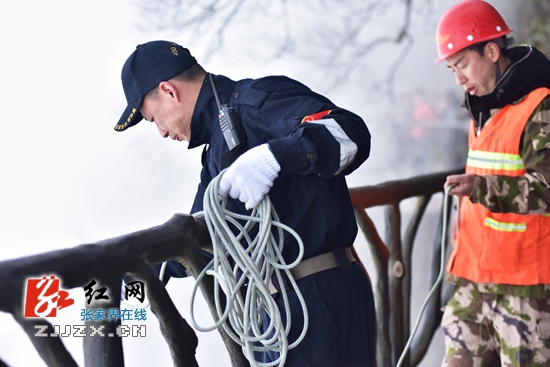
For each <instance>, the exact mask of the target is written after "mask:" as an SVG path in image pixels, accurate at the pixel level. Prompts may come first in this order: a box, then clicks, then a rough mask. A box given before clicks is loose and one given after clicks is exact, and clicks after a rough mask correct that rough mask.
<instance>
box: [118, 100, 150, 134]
mask: <svg viewBox="0 0 550 367" xmlns="http://www.w3.org/2000/svg"><path fill="white" fill-rule="evenodd" d="M142 102H143V97H140V98H138V99H136V100H135V101H134V102H132V103H130V104H128V106H127V107H126V109H125V110H124V112H123V113H122V116H121V117H120V120H118V123H117V124H116V126H115V130H116V131H124V130H126V129H127V128H129V127H131V126H134V125H136V124H137V123H138V122H140V121H141V120H143V116H142V115H141V113H140V112H139V109H140V107H141V103H142Z"/></svg>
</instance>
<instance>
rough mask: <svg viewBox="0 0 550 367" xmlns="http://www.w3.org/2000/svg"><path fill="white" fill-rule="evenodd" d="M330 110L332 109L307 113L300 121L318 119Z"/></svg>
mask: <svg viewBox="0 0 550 367" xmlns="http://www.w3.org/2000/svg"><path fill="white" fill-rule="evenodd" d="M331 111H332V110H326V111H321V112H317V113H314V114H313V115H307V116H306V117H304V118H303V119H302V123H304V122H310V121H316V120H320V119H322V118H323V117H325V116H326V115H328V114H329V113H330V112H331Z"/></svg>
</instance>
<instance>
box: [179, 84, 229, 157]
mask: <svg viewBox="0 0 550 367" xmlns="http://www.w3.org/2000/svg"><path fill="white" fill-rule="evenodd" d="M213 77H214V82H215V84H216V87H217V89H218V94H219V96H220V100H221V103H222V104H225V103H228V102H229V97H230V96H231V93H232V91H233V88H235V84H236V82H235V81H233V80H231V79H229V78H227V77H225V76H223V75H213ZM218 112H219V108H218V105H217V103H216V98H215V96H214V91H213V89H212V84H211V83H210V77H209V75H208V74H207V75H206V78H204V81H203V83H202V87H201V90H200V92H199V96H198V98H197V103H196V104H195V109H194V111H193V117H192V118H191V138H190V141H189V146H188V147H187V148H188V149H192V148H195V147H198V146H200V145H203V144H210V142H211V140H212V133H213V131H214V129H219V120H218Z"/></svg>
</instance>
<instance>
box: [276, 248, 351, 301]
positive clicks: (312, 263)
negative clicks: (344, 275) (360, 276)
mask: <svg viewBox="0 0 550 367" xmlns="http://www.w3.org/2000/svg"><path fill="white" fill-rule="evenodd" d="M346 255H347V257H348V259H349V261H350V262H356V261H357V260H356V259H355V257H353V253H352V251H351V247H346ZM338 266H340V263H339V262H338V259H337V258H336V255H334V253H332V252H327V253H326V254H322V255H318V256H314V257H311V258H309V259H307V260H304V261H301V262H300V263H299V264H298V265H296V266H295V267H294V268H292V269H290V274H292V277H293V278H294V280H298V279H301V278H305V277H307V276H309V275H312V274H315V273H319V272H321V271H324V270H328V269H332V268H336V267H338ZM268 287H269V293H271V294H275V293H277V292H278V290H277V288H275V286H274V285H273V283H272V282H271V279H270V280H269V286H268Z"/></svg>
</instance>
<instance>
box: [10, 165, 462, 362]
mask: <svg viewBox="0 0 550 367" xmlns="http://www.w3.org/2000/svg"><path fill="white" fill-rule="evenodd" d="M462 171H463V170H456V171H452V172H442V173H437V174H433V175H426V176H419V177H414V178H411V179H406V180H399V181H393V182H386V183H382V184H380V185H376V186H367V187H359V188H352V189H350V194H351V198H352V202H353V205H354V208H355V210H356V217H357V221H358V223H359V225H360V227H361V229H362V231H363V233H364V235H365V237H366V239H367V242H368V244H369V247H370V250H371V253H372V257H373V261H374V264H375V271H376V273H377V274H376V275H377V283H376V285H375V287H374V291H375V301H376V312H377V320H378V341H377V348H376V350H377V358H376V360H377V364H378V367H385V366H395V364H396V363H397V360H398V358H399V355H400V354H401V351H402V350H403V348H404V346H405V343H406V340H407V338H408V335H409V333H410V330H409V329H410V299H411V274H410V271H409V269H410V268H411V255H412V250H413V244H414V239H415V236H416V233H417V230H418V226H419V224H420V222H421V220H422V218H423V214H424V212H425V210H426V208H427V206H428V203H429V201H430V198H431V197H432V196H433V195H434V194H437V193H440V192H442V190H443V183H444V181H445V177H446V176H447V175H448V174H451V173H458V172H462ZM411 197H418V205H417V208H416V211H415V213H414V215H413V217H412V219H411V221H410V223H409V225H408V228H407V231H406V233H405V235H404V237H403V239H402V238H401V229H400V227H401V212H400V208H399V203H400V202H401V201H403V200H405V199H407V198H411ZM375 206H385V207H386V241H383V240H382V239H381V237H380V235H379V234H378V231H377V229H376V227H375V225H374V223H373V221H372V220H371V218H370V217H369V216H368V214H367V213H366V211H365V209H366V208H371V207H375ZM437 227H438V230H439V231H441V223H437ZM202 250H211V244H210V240H209V235H208V231H207V229H206V227H205V225H204V222H202V221H201V220H199V219H195V218H193V217H192V216H189V215H183V214H176V215H174V216H173V217H172V218H171V219H170V220H169V221H168V222H166V223H164V224H162V225H160V226H157V227H153V228H150V229H146V230H143V231H139V232H135V233H131V234H128V235H125V236H121V237H117V238H113V239H108V240H104V241H101V242H98V243H95V244H86V245H81V246H77V247H74V248H71V249H66V250H59V251H53V252H47V253H44V254H39V255H34V256H29V257H24V258H20V259H14V260H8V261H3V262H0V295H1V296H0V311H3V312H8V313H10V314H12V315H13V317H14V319H15V320H16V321H17V322H18V323H19V324H20V325H21V327H22V328H23V329H24V330H25V332H26V333H27V334H28V335H29V338H30V340H31V341H32V342H33V344H34V347H35V348H36V350H37V351H38V353H39V354H40V356H41V357H42V359H43V360H44V361H45V363H46V364H47V365H48V366H68V367H73V366H77V363H76V362H75V360H74V359H73V357H72V356H71V355H70V353H69V352H68V351H67V349H66V348H65V346H64V345H63V343H62V342H61V339H60V338H37V337H35V336H34V335H35V332H36V329H35V325H38V324H40V325H43V324H47V325H48V328H49V330H48V331H47V333H53V327H52V325H51V324H50V323H49V322H47V321H46V320H45V319H33V318H25V317H24V316H23V304H22V303H23V298H24V296H23V290H24V289H25V282H26V279H27V278H32V277H36V276H41V275H44V274H56V275H57V276H58V277H59V278H60V279H62V280H63V285H64V287H65V288H76V287H84V286H86V285H87V284H88V283H89V282H90V279H96V280H98V282H99V283H101V284H103V285H105V286H107V287H108V288H109V289H120V288H121V279H122V276H123V275H124V274H125V273H129V274H130V275H131V276H132V277H133V278H135V279H137V280H142V281H144V282H145V283H146V284H147V288H146V290H147V296H148V298H149V301H150V303H151V310H152V311H153V313H155V315H156V316H157V318H158V319H159V323H160V326H161V330H162V333H163V336H164V338H165V339H166V341H167V343H168V345H169V349H170V352H171V354H172V359H173V361H174V365H175V366H185V367H188V366H189V367H191V366H193V367H194V366H198V364H197V361H196V359H195V349H196V346H197V337H196V335H195V333H194V331H193V329H192V328H191V327H190V326H189V325H188V324H187V322H186V321H185V320H184V319H183V318H182V317H181V315H180V314H179V313H178V311H177V309H176V307H175V306H174V304H173V302H172V300H171V299H170V297H169V295H168V293H167V292H166V289H165V288H164V286H163V284H162V282H161V281H160V280H159V279H158V278H157V277H156V275H155V273H154V272H153V270H152V269H151V267H150V264H157V263H160V262H163V261H166V260H169V259H173V260H177V261H179V262H181V263H182V264H183V265H184V266H185V267H186V268H187V269H188V270H189V272H190V273H191V274H192V275H193V276H194V277H196V276H197V275H198V274H199V273H200V271H201V270H202V269H203V268H204V266H205V265H206V264H205V261H204V257H203V255H202ZM438 251H440V247H439V246H438V244H437V243H436V244H434V246H433V247H432V259H433V261H432V270H431V274H432V276H431V281H432V283H433V282H435V277H436V276H437V269H439V256H438ZM200 289H201V292H202V294H203V295H204V296H205V299H206V301H207V303H208V305H209V307H210V309H211V310H212V309H213V307H214V306H213V304H214V303H213V282H212V279H211V277H206V278H205V281H203V282H202V283H201V285H200ZM443 298H445V297H443ZM440 303H441V302H440V297H439V295H437V297H436V298H435V300H434V301H433V302H431V303H430V305H429V306H428V308H427V311H426V322H425V323H424V324H423V325H422V328H421V329H420V330H419V332H418V337H417V338H416V339H415V342H414V343H413V344H412V348H411V353H410V360H409V361H406V363H405V364H404V367H405V366H416V365H417V364H418V362H419V361H420V360H421V359H422V358H423V356H424V355H425V353H426V350H427V348H428V346H429V344H430V342H431V339H432V336H433V334H434V331H435V330H436V329H437V327H438V324H439V320H440V318H441V312H440V311H439V310H440V306H441V304H440ZM119 304H120V292H114V294H113V293H111V297H110V299H109V304H108V305H107V307H115V308H118V307H119ZM102 307H106V305H104V304H103V305H102ZM86 323H90V324H91V325H94V326H95V327H99V326H102V327H104V329H103V330H104V331H105V333H107V332H115V329H116V328H117V326H119V325H120V320H118V321H116V322H114V321H86ZM220 334H221V336H222V340H223V342H224V343H225V345H226V347H227V349H228V352H229V356H230V360H231V363H232V365H233V366H239V367H240V366H249V363H248V361H247V360H246V359H245V358H244V355H243V353H242V351H241V348H240V347H239V346H238V345H237V344H236V343H235V342H234V341H232V340H231V338H229V337H228V336H227V334H225V333H224V332H223V331H220ZM84 360H85V365H86V366H93V367H118V366H124V358H123V350H122V340H121V338H116V337H115V338H98V337H85V338H84ZM3 366H7V364H6V363H5V362H3V361H2V360H1V359H0V367H3Z"/></svg>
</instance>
